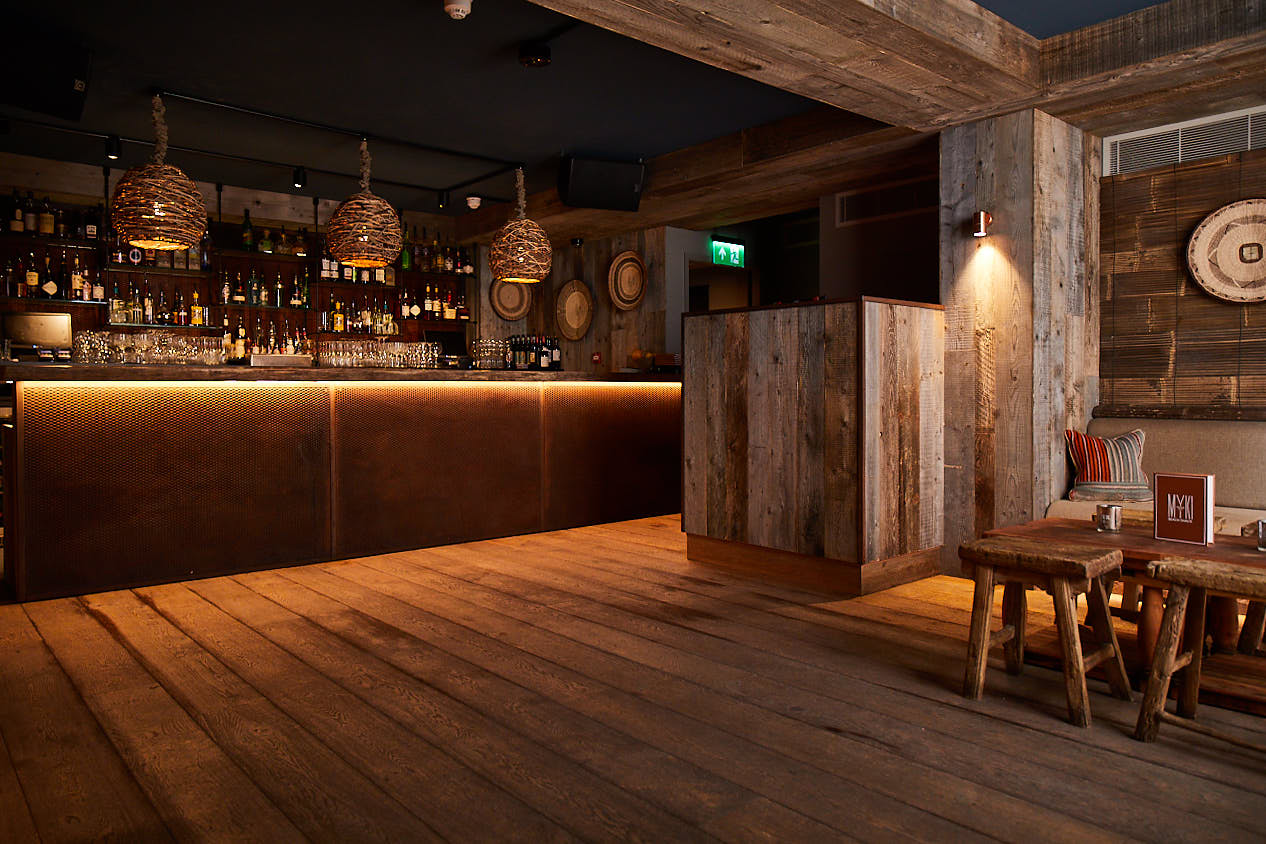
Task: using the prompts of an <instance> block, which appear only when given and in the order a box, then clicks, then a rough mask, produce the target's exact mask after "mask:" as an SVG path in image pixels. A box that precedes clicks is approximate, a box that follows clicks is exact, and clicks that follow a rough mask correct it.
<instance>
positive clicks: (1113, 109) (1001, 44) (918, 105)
mask: <svg viewBox="0 0 1266 844" xmlns="http://www.w3.org/2000/svg"><path fill="white" fill-rule="evenodd" d="M533 2H535V3H537V4H538V5H541V6H545V7H547V8H550V9H553V10H555V11H558V12H562V13H563V14H567V15H570V16H572V17H574V18H577V19H579V20H583V21H586V22H588V23H591V24H594V25H595V26H600V27H603V28H605V29H609V30H612V31H614V32H618V33H621V34H623V35H627V36H629V37H632V38H636V39H638V40H641V41H645V42H646V43H649V44H654V45H655V46H658V47H662V48H664V49H666V50H671V51H673V52H675V53H678V54H680V55H683V56H686V57H688V58H692V59H695V60H697V61H701V62H704V63H706V64H710V65H713V66H715V67H719V68H722V69H724V70H729V71H732V72H734V73H738V74H740V75H743V76H747V77H749V78H751V79H756V80H758V81H760V82H764V83H766V84H769V85H773V86H775V87H778V88H782V89H784V90H786V91H790V92H792V93H796V94H800V95H801V96H804V97H808V98H810V99H814V100H817V101H819V102H822V103H825V104H827V105H831V106H834V107H837V108H841V109H846V110H848V111H852V112H855V113H857V114H863V115H867V116H868V117H871V118H873V119H876V120H881V121H884V122H886V123H889V124H892V125H895V126H905V127H908V128H912V129H915V130H918V131H934V130H938V129H943V128H946V127H949V126H954V125H958V124H961V123H966V122H969V121H971V120H978V119H980V118H983V117H990V116H994V115H1000V114H1007V113H1009V112H1013V111H1017V110H1019V109H1023V108H1040V109H1042V110H1044V111H1048V112H1050V113H1052V114H1055V115H1056V116H1058V117H1061V118H1062V119H1064V120H1066V121H1068V122H1070V123H1072V124H1073V125H1076V126H1079V127H1081V128H1083V129H1088V130H1091V131H1098V132H1109V131H1126V130H1128V129H1130V128H1140V127H1141V126H1140V122H1141V124H1142V125H1146V123H1147V115H1148V114H1164V115H1166V116H1167V117H1168V116H1177V119H1180V118H1181V115H1183V114H1184V112H1186V113H1187V116H1202V115H1204V114H1212V113H1215V112H1217V111H1219V110H1226V109H1228V108H1235V107H1237V105H1236V104H1239V103H1243V102H1245V101H1247V100H1250V99H1251V98H1252V95H1253V91H1254V90H1255V86H1256V88H1257V89H1259V90H1260V83H1261V82H1262V81H1263V79H1266V71H1264V70H1262V69H1261V68H1262V67H1263V66H1266V61H1263V60H1264V59H1266V3H1263V2H1261V0H1253V2H1245V0H1170V2H1168V3H1162V4H1160V5H1158V6H1150V7H1147V8H1144V9H1140V10H1138V11H1135V12H1131V13H1130V14H1127V15H1123V16H1121V17H1118V18H1114V19H1112V20H1108V21H1103V22H1102V23H1098V24H1094V25H1092V26H1088V27H1084V28H1082V29H1079V30H1076V31H1074V32H1069V33H1065V34H1063V35H1057V36H1055V37H1052V38H1047V39H1045V40H1044V41H1038V40H1037V39H1035V38H1033V37H1032V36H1030V35H1028V34H1027V33H1025V32H1023V31H1021V30H1020V29H1018V28H1017V27H1015V26H1013V25H1011V24H1009V23H1007V22H1006V21H1004V20H1002V19H1001V18H999V17H997V16H996V15H994V14H992V13H991V12H988V11H987V10H985V9H983V8H982V7H980V6H979V5H977V4H976V3H973V2H971V0H883V2H878V0H776V2H771V0H533ZM1260 99H1261V98H1260V97H1259V98H1258V100H1259V101H1260ZM1140 103H1147V110H1146V111H1143V110H1142V109H1141V108H1140ZM1114 115H1115V116H1114ZM1156 122H1158V121H1152V123H1153V125H1154V124H1155V123H1156Z"/></svg>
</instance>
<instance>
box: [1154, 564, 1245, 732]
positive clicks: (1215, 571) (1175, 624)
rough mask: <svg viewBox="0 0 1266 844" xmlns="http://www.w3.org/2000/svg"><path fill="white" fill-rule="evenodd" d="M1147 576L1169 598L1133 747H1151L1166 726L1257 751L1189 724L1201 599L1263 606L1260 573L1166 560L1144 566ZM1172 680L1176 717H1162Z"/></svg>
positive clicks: (1200, 639) (1196, 680)
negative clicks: (1161, 586)
mask: <svg viewBox="0 0 1266 844" xmlns="http://www.w3.org/2000/svg"><path fill="white" fill-rule="evenodd" d="M1147 571H1148V575H1149V576H1150V577H1151V578H1152V579H1153V580H1158V581H1160V582H1162V583H1166V584H1169V598H1168V600H1166V602H1165V616H1164V619H1163V620H1162V621H1161V628H1160V638H1159V639H1158V640H1157V642H1156V655H1155V656H1154V657H1153V658H1152V666H1151V669H1150V671H1149V672H1148V677H1147V692H1146V694H1144V695H1143V705H1142V706H1141V707H1140V708H1139V720H1138V724H1137V725H1136V726H1135V728H1134V737H1135V738H1136V739H1138V740H1139V741H1155V740H1156V734H1157V733H1158V732H1159V731H1160V724H1161V721H1166V722H1170V723H1175V724H1178V725H1180V726H1183V727H1186V728H1188V729H1191V730H1195V731H1196V732H1200V733H1205V734H1206V735H1212V736H1214V737H1216V738H1221V739H1224V740H1226V741H1230V742H1232V743H1234V744H1238V745H1241V746H1244V747H1251V748H1254V749H1259V750H1260V749H1263V748H1262V747H1261V746H1260V745H1257V744H1253V743H1251V742H1245V741H1240V740H1239V739H1236V738H1234V737H1231V736H1227V735H1225V734H1223V733H1219V732H1217V731H1216V730H1213V729H1211V728H1209V727H1205V726H1203V725H1198V724H1196V722H1195V720H1194V719H1195V717H1196V704H1197V702H1198V699H1199V696H1200V667H1201V663H1202V662H1203V661H1204V627H1205V624H1204V622H1205V599H1206V598H1207V597H1208V596H1209V593H1210V592H1213V593H1216V594H1219V595H1221V596H1224V597H1229V598H1248V599H1250V600H1253V601H1259V602H1260V601H1263V600H1266V569H1258V568H1250V567H1248V566H1237V565H1233V564H1230V563H1213V562H1206V561H1202V560H1182V559H1166V560H1158V561H1157V562H1154V563H1150V564H1148V567H1147ZM1184 622H1185V624H1184ZM1180 641H1181V644H1182V650H1181V651H1180V650H1179V642H1180ZM1175 674H1179V675H1180V676H1179V681H1178V682H1179V689H1178V714H1177V715H1171V714H1169V713H1168V712H1166V711H1165V699H1166V698H1167V697H1168V696H1169V682H1170V680H1171V679H1173V677H1174V675H1175Z"/></svg>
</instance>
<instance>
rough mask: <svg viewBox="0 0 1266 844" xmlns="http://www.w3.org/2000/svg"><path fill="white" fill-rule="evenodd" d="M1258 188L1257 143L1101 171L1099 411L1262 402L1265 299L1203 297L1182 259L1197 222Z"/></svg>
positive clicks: (1264, 154) (1265, 178) (1264, 157)
mask: <svg viewBox="0 0 1266 844" xmlns="http://www.w3.org/2000/svg"><path fill="white" fill-rule="evenodd" d="M1262 196H1266V150H1255V151H1253V152H1244V153H1238V154H1235V155H1227V156H1221V157H1218V158H1210V159H1205V160H1203V161H1195V162H1190V163H1187V164H1178V165H1173V166H1169V167H1163V168H1156V169H1153V170H1147V171H1143V172H1139V173H1129V174H1126V175H1121V176H1112V177H1108V178H1104V179H1103V181H1102V218H1101V219H1102V223H1101V231H1102V236H1101V241H1100V243H1101V254H1100V266H1101V272H1102V279H1103V283H1102V285H1101V287H1100V289H1101V300H1100V302H1101V310H1102V322H1101V338H1102V340H1101V347H1100V348H1101V350H1100V365H1099V366H1100V372H1101V376H1102V381H1101V402H1102V404H1103V405H1104V411H1105V412H1111V409H1112V408H1114V407H1116V408H1134V409H1139V408H1173V409H1175V410H1176V409H1177V408H1209V407H1219V408H1233V407H1246V408H1248V407H1253V408H1261V407H1263V406H1266V304H1261V303H1254V304H1237V303H1234V302H1225V301H1223V300H1221V299H1217V298H1215V297H1213V296H1211V295H1209V294H1208V293H1206V292H1205V291H1204V289H1203V288H1201V287H1200V285H1199V284H1197V283H1196V282H1195V280H1194V279H1192V277H1191V274H1190V272H1189V271H1188V270H1187V262H1186V250H1187V241H1188V239H1189V238H1190V237H1191V233H1192V231H1194V230H1195V228H1196V226H1197V225H1199V224H1200V221H1201V220H1203V219H1204V218H1205V217H1206V216H1208V215H1209V214H1210V213H1212V212H1213V211H1216V210H1217V209H1218V208H1220V207H1222V206H1223V205H1226V204H1228V203H1231V202H1236V201H1238V200H1240V199H1250V198H1253V197H1262Z"/></svg>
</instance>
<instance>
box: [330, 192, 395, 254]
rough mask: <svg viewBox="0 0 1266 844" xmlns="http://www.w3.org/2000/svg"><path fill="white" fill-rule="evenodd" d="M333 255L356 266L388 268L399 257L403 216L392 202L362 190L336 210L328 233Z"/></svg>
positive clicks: (344, 201) (331, 218)
mask: <svg viewBox="0 0 1266 844" xmlns="http://www.w3.org/2000/svg"><path fill="white" fill-rule="evenodd" d="M325 237H326V242H327V243H328V244H329V247H330V255H332V256H334V257H335V258H337V259H338V260H339V261H341V262H342V263H344V264H351V265H352V266H353V267H385V266H386V265H387V264H390V263H392V262H393V261H395V260H396V258H398V257H399V256H400V247H401V244H402V238H401V236H400V217H399V216H398V215H397V214H396V209H394V208H392V207H391V203H390V202H388V201H387V200H385V199H383V198H382V197H380V196H377V195H376V194H374V193H373V192H372V191H369V190H362V191H358V192H357V193H354V194H352V195H351V196H349V197H348V198H347V199H345V200H343V201H342V202H341V203H340V204H339V206H338V208H335V209H334V214H333V216H331V217H330V223H329V226H328V227H327V228H326V232H325Z"/></svg>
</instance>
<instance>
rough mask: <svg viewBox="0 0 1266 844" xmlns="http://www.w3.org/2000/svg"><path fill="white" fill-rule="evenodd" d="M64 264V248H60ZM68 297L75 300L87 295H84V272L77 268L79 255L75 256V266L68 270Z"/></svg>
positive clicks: (82, 298)
mask: <svg viewBox="0 0 1266 844" xmlns="http://www.w3.org/2000/svg"><path fill="white" fill-rule="evenodd" d="M65 265H66V250H64V249H63V250H62V266H65ZM68 298H70V299H74V300H75V301H83V300H84V299H86V298H87V297H86V296H84V274H83V270H81V269H80V268H79V256H78V255H76V256H75V266H74V268H73V269H72V270H71V271H70V295H69V296H68Z"/></svg>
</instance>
